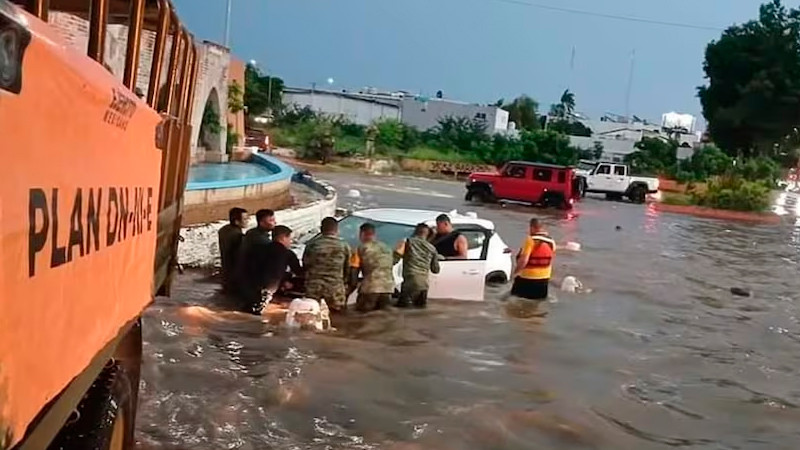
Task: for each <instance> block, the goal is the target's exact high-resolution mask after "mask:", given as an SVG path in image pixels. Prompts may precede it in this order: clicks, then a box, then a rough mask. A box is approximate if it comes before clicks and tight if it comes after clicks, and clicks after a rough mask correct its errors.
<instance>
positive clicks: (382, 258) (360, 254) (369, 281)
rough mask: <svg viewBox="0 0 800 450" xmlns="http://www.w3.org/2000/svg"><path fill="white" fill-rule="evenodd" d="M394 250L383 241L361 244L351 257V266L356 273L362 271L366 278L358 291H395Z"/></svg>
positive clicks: (379, 292)
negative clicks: (393, 272)
mask: <svg viewBox="0 0 800 450" xmlns="http://www.w3.org/2000/svg"><path fill="white" fill-rule="evenodd" d="M393 266H394V258H393V255H392V250H391V249H390V248H389V247H387V246H386V244H384V243H383V242H379V241H374V242H367V243H366V244H361V245H360V246H358V249H356V251H355V253H353V256H352V257H351V258H350V267H351V269H352V270H353V271H355V272H356V273H357V272H358V271H361V273H362V274H363V275H364V280H363V281H362V282H361V287H360V288H359V289H358V292H360V293H362V294H391V293H392V292H394V275H393V274H392V267H393Z"/></svg>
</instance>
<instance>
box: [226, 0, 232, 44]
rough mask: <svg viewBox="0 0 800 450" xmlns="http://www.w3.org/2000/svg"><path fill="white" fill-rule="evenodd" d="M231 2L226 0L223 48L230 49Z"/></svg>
mask: <svg viewBox="0 0 800 450" xmlns="http://www.w3.org/2000/svg"><path fill="white" fill-rule="evenodd" d="M232 3H233V0H228V11H227V13H226V14H225V47H227V48H229V49H230V48H231V6H232Z"/></svg>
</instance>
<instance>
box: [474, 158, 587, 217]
mask: <svg viewBox="0 0 800 450" xmlns="http://www.w3.org/2000/svg"><path fill="white" fill-rule="evenodd" d="M580 182H581V180H580V178H576V177H575V171H574V170H573V168H572V167H568V166H556V165H553V164H541V163H534V162H526V161H511V162H509V163H506V165H505V166H503V167H502V168H501V169H500V170H499V171H498V172H496V173H488V172H476V173H473V174H472V175H470V176H469V180H468V181H467V195H466V199H467V201H471V200H476V201H480V202H494V201H497V200H513V201H518V202H525V203H533V204H539V205H543V206H552V207H556V208H560V209H571V208H572V204H573V203H574V202H575V200H576V199H577V198H578V197H579V196H580Z"/></svg>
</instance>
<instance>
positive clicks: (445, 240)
mask: <svg viewBox="0 0 800 450" xmlns="http://www.w3.org/2000/svg"><path fill="white" fill-rule="evenodd" d="M459 236H461V233H459V232H458V231H452V232H450V233H447V234H443V235H442V234H437V235H436V236H435V237H434V238H433V246H434V247H436V251H437V252H438V253H439V254H440V255H442V256H444V257H445V258H454V257H456V256H458V252H456V239H458V237H459Z"/></svg>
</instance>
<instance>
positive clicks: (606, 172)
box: [597, 164, 611, 175]
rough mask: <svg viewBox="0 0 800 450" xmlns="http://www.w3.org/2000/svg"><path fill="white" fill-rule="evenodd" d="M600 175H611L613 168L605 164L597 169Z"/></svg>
mask: <svg viewBox="0 0 800 450" xmlns="http://www.w3.org/2000/svg"><path fill="white" fill-rule="evenodd" d="M597 174H598V175H609V174H611V166H609V165H608V164H603V165H602V166H600V167H598V168H597Z"/></svg>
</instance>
